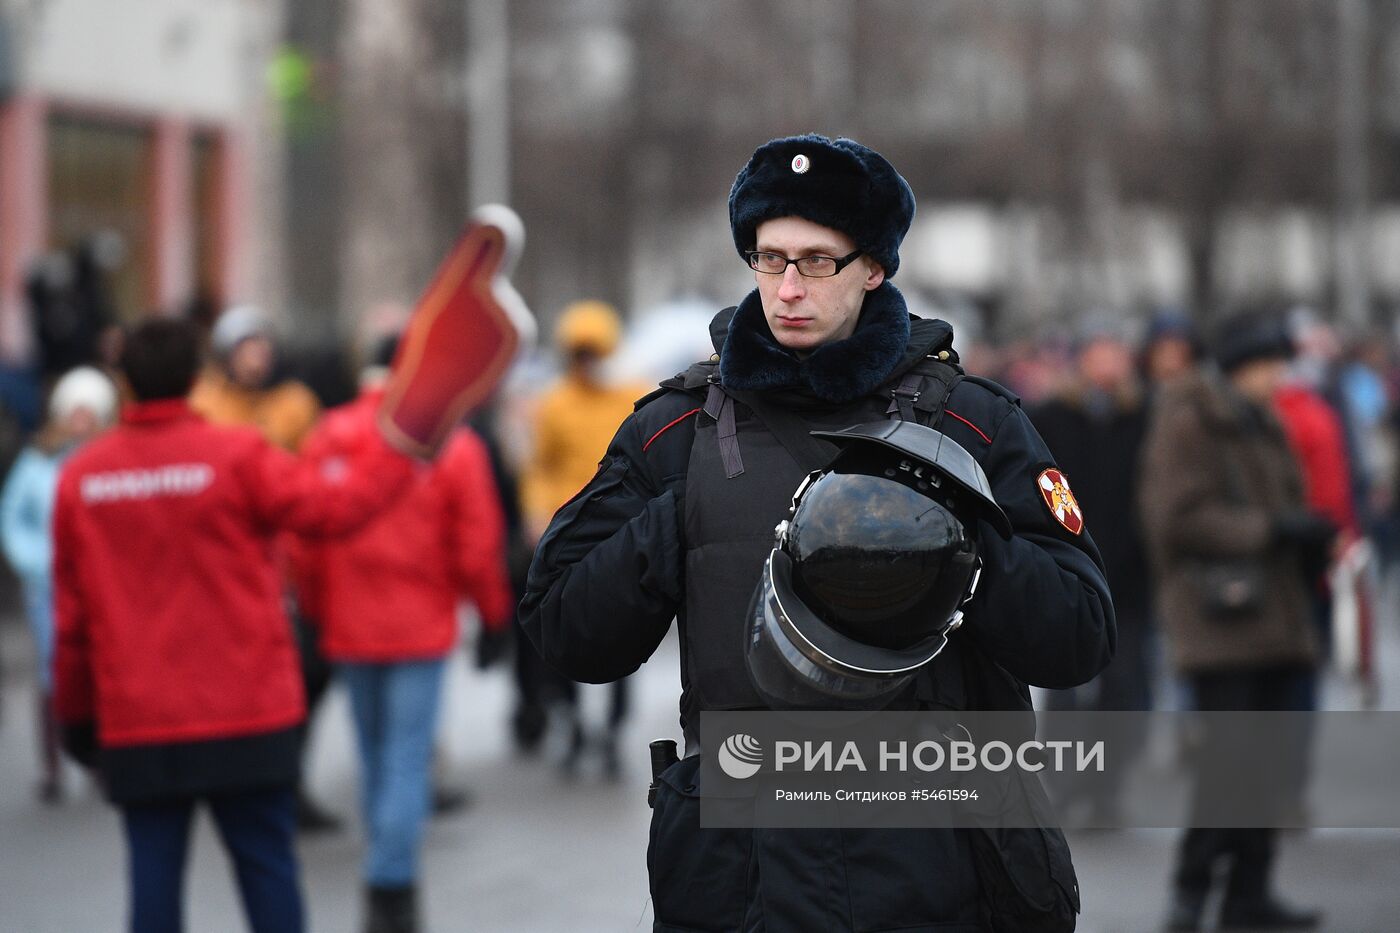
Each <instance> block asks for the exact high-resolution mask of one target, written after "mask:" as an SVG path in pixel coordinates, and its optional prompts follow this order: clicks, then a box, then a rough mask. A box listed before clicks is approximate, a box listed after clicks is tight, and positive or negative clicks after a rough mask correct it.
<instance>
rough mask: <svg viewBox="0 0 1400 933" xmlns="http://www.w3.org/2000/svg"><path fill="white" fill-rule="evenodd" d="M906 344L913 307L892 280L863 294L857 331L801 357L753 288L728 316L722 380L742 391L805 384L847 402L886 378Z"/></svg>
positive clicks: (832, 399) (821, 395)
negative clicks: (775, 328) (783, 341)
mask: <svg viewBox="0 0 1400 933" xmlns="http://www.w3.org/2000/svg"><path fill="white" fill-rule="evenodd" d="M908 344H909V310H908V308H907V307H906V306H905V303H904V296H903V295H901V294H900V293H899V290H898V289H896V288H895V287H894V286H893V285H891V284H890V283H889V282H884V283H883V284H881V285H880V287H879V288H876V289H875V290H873V291H871V292H870V293H869V294H867V295H866V296H865V304H864V305H863V306H862V307H861V311H860V319H859V320H858V321H857V323H856V330H855V333H853V334H852V335H851V336H850V337H848V338H846V339H845V340H838V341H836V342H835V343H828V344H825V345H823V346H821V347H818V348H817V349H816V350H815V351H813V353H812V354H811V355H810V356H808V357H807V358H806V359H802V360H800V359H798V358H797V356H796V355H795V354H793V352H792V351H791V350H788V349H786V348H784V347H783V346H781V345H780V344H779V343H778V341H777V339H776V338H774V336H773V332H772V330H770V329H769V327H768V321H767V319H766V318H764V316H763V304H762V302H761V300H760V299H759V297H758V290H757V289H754V290H753V291H752V292H749V294H748V296H747V297H745V298H744V300H743V301H741V302H740V303H739V307H738V308H736V309H735V311H734V315H733V318H732V319H731V320H730V322H729V328H728V334H727V335H726V337H725V339H724V346H723V348H722V349H721V351H720V363H719V375H720V381H721V382H722V383H723V384H724V386H725V387H727V388H731V389H738V390H740V391H745V390H748V391H759V392H761V391H767V390H770V389H784V388H797V389H803V388H805V389H808V390H810V391H811V392H812V394H814V395H816V396H817V397H818V398H820V399H822V400H823V401H826V402H832V403H836V404H844V403H846V402H851V401H854V400H856V399H858V398H861V397H862V396H865V395H869V394H870V393H871V392H874V391H875V390H876V389H878V388H879V387H880V386H881V385H882V384H884V383H885V382H886V381H887V380H888V379H889V378H890V376H891V375H892V374H893V373H894V371H895V368H896V367H897V366H898V365H899V363H900V361H901V360H902V359H903V357H904V355H905V349H906V347H907V346H908Z"/></svg>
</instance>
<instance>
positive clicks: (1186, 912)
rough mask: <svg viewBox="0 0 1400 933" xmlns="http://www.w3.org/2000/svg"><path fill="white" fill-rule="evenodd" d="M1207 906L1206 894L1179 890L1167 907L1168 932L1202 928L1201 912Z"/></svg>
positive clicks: (1186, 932) (1182, 932)
mask: <svg viewBox="0 0 1400 933" xmlns="http://www.w3.org/2000/svg"><path fill="white" fill-rule="evenodd" d="M1205 906H1206V896H1205V894H1203V893H1201V892H1197V891H1181V890H1177V891H1176V892H1175V893H1174V894H1172V902H1171V905H1170V906H1169V907H1168V908H1167V924H1166V929H1167V933H1196V931H1198V930H1200V928H1201V912H1202V911H1203V910H1204V909H1205Z"/></svg>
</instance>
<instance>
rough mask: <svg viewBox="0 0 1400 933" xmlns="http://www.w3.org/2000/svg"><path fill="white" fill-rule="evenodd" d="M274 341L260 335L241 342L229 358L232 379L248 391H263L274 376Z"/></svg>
mask: <svg viewBox="0 0 1400 933" xmlns="http://www.w3.org/2000/svg"><path fill="white" fill-rule="evenodd" d="M273 362H274V353H273V349H272V341H271V340H269V339H268V338H266V337H264V336H262V335H261V334H259V335H258V336H255V337H248V338H246V339H244V340H241V341H239V343H238V346H236V347H234V348H233V352H232V353H231V354H229V358H228V373H229V376H230V378H232V379H233V381H234V382H236V383H238V384H239V385H241V386H243V387H245V388H248V389H261V388H262V387H263V385H264V384H266V382H267V380H268V377H269V376H271V375H272V364H273Z"/></svg>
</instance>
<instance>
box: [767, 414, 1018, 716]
mask: <svg viewBox="0 0 1400 933" xmlns="http://www.w3.org/2000/svg"><path fill="white" fill-rule="evenodd" d="M813 434H814V436H818V437H824V438H826V439H827V440H829V441H832V442H835V443H836V444H838V445H840V447H841V452H840V453H839V454H838V455H837V456H836V458H835V459H834V460H833V461H832V462H831V464H830V465H828V466H827V467H826V468H825V469H823V470H821V471H818V472H816V473H813V474H811V475H810V476H808V477H807V479H806V480H805V481H804V482H803V483H802V485H801V486H800V487H799V488H798V489H797V491H796V493H795V494H794V495H793V505H792V511H791V514H790V517H789V518H788V519H787V520H786V521H784V522H782V523H781V524H780V525H779V526H778V528H777V542H776V546H775V547H774V548H773V550H772V552H771V553H770V554H769V556H768V560H767V561H766V562H765V563H764V568H763V575H762V579H761V580H760V582H759V584H758V586H757V587H756V589H755V591H754V596H753V599H752V601H751V602H750V607H749V626H748V640H747V643H746V645H745V659H746V661H747V663H748V668H749V675H750V677H751V679H752V680H753V683H754V687H755V688H756V689H757V690H758V692H759V694H760V695H761V696H762V697H763V698H764V700H765V701H766V702H767V703H768V704H769V705H770V706H771V707H773V708H775V709H878V708H881V707H883V706H885V705H886V704H888V703H889V702H890V700H892V699H893V698H894V697H895V695H897V694H898V693H899V692H900V691H901V690H903V689H904V688H905V687H906V686H908V684H909V683H910V681H911V680H912V679H913V678H914V676H915V674H916V673H917V672H918V670H919V669H920V668H921V667H923V666H924V665H925V664H928V663H929V662H930V661H932V660H933V659H934V658H935V657H937V655H938V653H939V652H940V651H942V650H943V648H944V647H945V646H946V645H947V643H948V635H949V634H950V633H951V632H953V631H954V630H955V629H957V627H958V626H959V625H961V624H962V617H963V610H962V607H963V606H964V605H965V604H966V603H967V601H968V600H969V599H971V598H972V595H973V593H975V592H976V589H977V584H978V581H979V579H980V576H981V570H982V559H981V556H980V553H979V551H980V547H979V542H978V527H979V525H978V521H977V520H978V519H979V518H980V519H984V520H985V521H986V522H987V523H988V524H989V525H990V526H991V527H992V528H993V529H995V530H996V532H997V533H998V534H1000V535H1001V536H1002V537H1004V538H1009V537H1010V536H1011V525H1010V522H1009V521H1008V520H1007V518H1006V515H1005V513H1003V512H1002V510H1001V508H1000V507H999V506H998V505H997V504H996V500H995V499H994V498H993V497H992V493H991V486H990V484H989V483H988V482H987V477H986V475H985V474H984V473H983V472H982V468H981V466H980V465H979V464H978V463H977V461H976V460H975V459H973V457H972V455H971V454H969V453H968V452H967V451H966V450H964V449H963V448H962V447H961V446H959V445H958V444H957V443H956V442H955V441H953V440H951V439H949V438H947V437H945V436H944V435H943V434H941V433H940V432H938V431H936V430H934V429H932V428H928V427H924V426H923V425H921V424H918V423H915V422H907V421H880V422H875V423H871V424H862V425H856V426H855V427H851V428H847V429H845V430H843V431H817V432H813Z"/></svg>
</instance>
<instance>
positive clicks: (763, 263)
mask: <svg viewBox="0 0 1400 933" xmlns="http://www.w3.org/2000/svg"><path fill="white" fill-rule="evenodd" d="M860 254H861V251H860V250H856V251H855V252H854V253H847V254H846V255H845V256H842V257H841V258H840V259H836V258H833V257H831V256H803V257H802V258H801V259H789V258H787V257H786V256H784V255H782V254H780V253H760V252H758V251H757V250H749V251H748V252H746V253H744V255H745V256H747V257H748V260H749V267H750V268H752V269H753V270H754V271H755V272H762V273H763V274H764V275H782V274H783V273H784V272H786V271H787V267H788V266H796V267H797V271H798V273H799V274H800V275H804V276H806V277H808V278H812V279H824V278H828V277H830V276H833V275H835V274H836V273H838V272H840V271H841V270H842V269H844V268H846V267H847V266H849V265H850V264H851V263H852V262H854V261H855V258H856V257H857V256H859V255H860Z"/></svg>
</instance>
